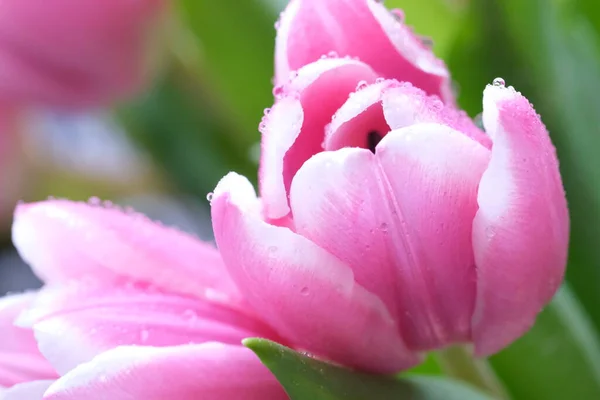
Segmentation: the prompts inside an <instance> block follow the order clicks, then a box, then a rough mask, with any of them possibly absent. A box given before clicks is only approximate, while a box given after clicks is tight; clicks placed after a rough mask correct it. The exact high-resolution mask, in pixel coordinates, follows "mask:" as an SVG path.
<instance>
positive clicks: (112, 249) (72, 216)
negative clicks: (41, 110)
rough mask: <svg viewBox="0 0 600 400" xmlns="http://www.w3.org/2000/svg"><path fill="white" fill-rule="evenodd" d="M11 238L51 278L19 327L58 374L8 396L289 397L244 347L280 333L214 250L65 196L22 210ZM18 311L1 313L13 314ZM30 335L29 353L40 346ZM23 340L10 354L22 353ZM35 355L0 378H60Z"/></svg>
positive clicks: (6, 394) (2, 372) (10, 316)
mask: <svg viewBox="0 0 600 400" xmlns="http://www.w3.org/2000/svg"><path fill="white" fill-rule="evenodd" d="M13 240H14V243H15V245H16V246H17V248H18V250H19V252H20V254H21V256H22V257H23V258H24V259H25V260H26V261H28V262H29V263H30V265H31V266H32V268H33V269H34V271H35V272H36V273H37V274H38V275H39V276H40V277H41V278H43V279H44V280H45V282H46V286H45V287H44V288H43V289H42V290H41V291H40V292H39V293H38V294H37V295H36V297H35V300H34V301H33V303H32V304H31V305H29V307H28V308H27V309H26V311H25V312H24V313H21V314H20V315H19V317H18V319H17V321H16V323H17V324H18V325H19V326H22V327H29V328H31V329H32V330H33V332H34V334H35V338H36V340H37V345H38V347H39V350H40V352H41V354H43V356H44V357H45V358H46V359H47V360H48V361H49V363H50V365H52V367H53V368H54V369H55V370H56V371H57V372H58V374H59V375H60V378H58V379H57V380H51V379H50V380H49V379H46V380H39V381H31V382H26V383H21V384H18V385H15V386H12V387H11V388H10V389H7V390H5V392H3V393H2V394H0V398H1V399H3V400H9V399H19V400H22V399H42V398H43V399H53V400H57V399H73V400H80V399H83V398H100V397H98V396H99V395H98V393H101V394H102V398H107V399H108V398H110V399H114V400H118V399H131V398H139V399H149V400H151V399H156V400H158V399H161V400H162V399H167V398H173V399H175V398H176V399H182V400H183V399H190V400H191V399H198V398H202V399H215V400H216V399H222V400H226V399H249V400H254V399H256V400H258V399H261V400H262V399H267V398H268V399H286V398H287V397H286V395H285V393H284V391H283V389H282V388H281V387H280V385H279V383H278V382H277V380H276V379H275V377H274V376H273V375H272V374H271V373H270V372H269V371H268V369H267V368H266V367H264V366H263V365H262V364H261V362H260V361H259V359H258V358H257V357H256V356H255V355H254V354H253V353H252V352H251V351H250V350H248V349H246V348H245V347H243V346H242V345H241V340H242V339H244V338H247V337H265V338H270V339H274V340H279V337H278V336H277V334H275V333H274V332H273V331H272V330H271V329H270V328H269V327H268V326H267V325H265V324H264V323H263V322H261V321H260V320H259V319H258V318H257V316H256V315H255V314H254V313H253V312H252V311H251V309H250V308H249V307H248V306H247V304H245V302H244V301H243V300H242V299H241V297H240V294H239V292H238V290H237V289H236V287H235V285H234V284H233V282H232V281H231V280H230V278H229V277H228V276H227V273H226V270H225V269H224V267H223V265H222V262H221V259H220V257H219V254H218V252H217V251H216V250H215V249H214V248H213V247H212V246H210V245H208V244H205V243H202V242H200V241H199V240H196V239H194V238H193V237H190V236H188V235H186V234H184V233H181V232H178V231H176V230H173V229H170V228H166V227H162V226H159V225H157V224H155V223H153V222H151V221H150V220H148V219H147V218H145V217H143V216H141V215H136V214H129V215H128V214H125V213H123V212H120V211H118V210H116V209H111V208H102V207H100V206H95V205H89V204H84V203H74V202H68V201H58V200H56V201H46V202H41V203H34V204H28V205H22V206H19V208H18V209H17V212H16V214H15V223H14V226H13ZM6 301H7V300H5V302H6ZM8 301H10V300H8ZM14 316H15V313H14V312H11V310H10V309H9V310H8V312H7V311H6V310H4V309H0V317H1V318H2V319H3V320H4V321H7V320H8V321H10V320H11V319H14ZM14 329H17V328H14ZM23 335H24V336H22V337H19V336H17V335H15V338H16V339H18V340H23V341H26V343H27V344H28V346H29V347H28V348H27V349H25V350H24V351H22V353H24V352H25V351H26V350H31V347H32V346H31V337H30V336H29V333H28V332H27V331H24V332H23ZM18 340H13V342H14V343H17V345H13V344H11V343H10V342H9V343H8V344H7V346H9V347H7V348H6V351H9V352H14V351H19V350H20V347H19V346H18V344H19V341H18ZM15 346H16V347H15ZM2 350H4V348H0V354H2ZM30 354H31V356H30V357H31V359H32V361H31V363H26V362H23V368H24V369H23V372H22V373H20V375H15V374H16V373H17V372H18V371H15V368H16V367H15V365H14V362H12V363H11V360H12V361H14V360H16V359H17V358H15V359H12V358H10V357H9V358H6V359H4V358H3V360H2V361H3V362H5V363H6V362H7V361H8V364H7V365H2V363H0V367H1V368H0V382H5V383H7V384H8V385H6V386H10V384H11V383H13V384H14V383H17V382H19V381H24V380H26V379H25V378H26V377H27V376H29V377H30V379H33V378H36V377H37V378H38V379H43V378H52V375H51V374H50V375H49V376H48V375H45V376H44V374H42V373H39V372H38V370H40V369H41V368H38V367H37V363H38V362H41V365H45V364H44V361H43V360H40V359H39V358H40V357H38V354H37V352H36V351H34V350H31V351H30ZM16 356H18V357H20V358H18V360H25V359H24V358H22V357H21V356H20V355H19V354H16ZM5 360H7V361H5ZM34 362H35V363H34ZM17 367H18V365H17ZM29 370H31V371H32V372H31V373H29V372H28V371H29Z"/></svg>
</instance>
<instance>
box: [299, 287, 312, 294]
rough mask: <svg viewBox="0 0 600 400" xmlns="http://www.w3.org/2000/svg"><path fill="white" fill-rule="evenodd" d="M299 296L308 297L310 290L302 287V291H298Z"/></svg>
mask: <svg viewBox="0 0 600 400" xmlns="http://www.w3.org/2000/svg"><path fill="white" fill-rule="evenodd" d="M300 294H301V295H302V296H308V295H309V294H310V289H309V288H308V287H306V286H304V287H303V288H302V289H300Z"/></svg>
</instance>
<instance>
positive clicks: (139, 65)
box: [0, 0, 164, 107]
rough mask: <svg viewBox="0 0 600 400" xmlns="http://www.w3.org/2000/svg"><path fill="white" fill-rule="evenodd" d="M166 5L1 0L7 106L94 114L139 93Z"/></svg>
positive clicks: (1, 85)
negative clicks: (85, 109) (91, 109)
mask: <svg viewBox="0 0 600 400" xmlns="http://www.w3.org/2000/svg"><path fill="white" fill-rule="evenodd" d="M163 3H164V1H163V0H135V1H123V0H88V1H80V0H28V1H22V0H3V1H2V12H1V13H0V93H2V98H1V99H0V100H2V101H9V102H18V103H28V104H29V103H35V104H43V105H50V106H66V107H80V106H94V105H101V104H103V103H106V102H110V101H114V100H116V99H119V98H121V97H123V96H126V95H128V94H130V93H131V92H133V91H135V90H136V89H137V88H138V87H139V86H140V84H141V83H142V80H143V59H144V54H145V50H146V45H145V41H146V40H147V39H148V36H149V35H148V33H149V32H150V30H151V29H152V28H153V22H156V19H157V17H158V14H159V11H160V9H161V8H162V6H163Z"/></svg>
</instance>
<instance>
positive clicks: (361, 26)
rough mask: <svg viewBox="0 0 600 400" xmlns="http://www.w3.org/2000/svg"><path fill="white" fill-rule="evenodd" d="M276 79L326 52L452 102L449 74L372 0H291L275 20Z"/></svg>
mask: <svg viewBox="0 0 600 400" xmlns="http://www.w3.org/2000/svg"><path fill="white" fill-rule="evenodd" d="M278 26H279V27H278V32H277V38H276V42H275V74H276V82H277V83H281V82H283V81H284V80H285V79H286V78H287V76H288V75H289V73H290V71H293V70H296V69H299V68H301V67H302V66H304V65H306V64H309V63H311V62H313V61H315V60H317V59H319V57H320V56H322V55H326V54H328V53H330V52H334V53H336V54H339V55H340V56H352V57H358V58H359V59H360V60H361V61H363V62H365V63H366V64H368V65H370V66H371V67H372V68H373V69H374V70H375V71H377V73H378V74H380V75H381V76H383V77H385V78H393V79H397V80H399V81H407V82H411V83H413V84H414V85H415V86H417V87H420V88H421V89H423V90H425V91H426V92H427V93H429V94H432V95H437V96H440V97H441V98H442V99H443V100H444V101H445V102H448V103H453V101H454V100H453V97H454V96H453V94H452V90H451V87H450V78H449V72H448V70H447V68H446V66H445V65H444V63H443V62H442V61H441V60H439V59H438V58H436V57H435V55H434V54H433V52H432V51H431V49H430V48H428V47H427V46H425V45H424V44H423V43H422V42H421V41H420V40H419V38H418V37H417V36H416V35H415V34H414V33H412V31H411V29H410V28H409V27H407V26H406V25H405V24H404V23H403V22H402V21H400V18H399V16H398V13H397V12H396V13H395V14H394V13H392V12H390V11H388V10H387V9H386V8H385V6H383V5H382V4H380V2H378V1H376V0H328V1H322V0H292V1H290V3H289V5H288V6H287V8H286V10H285V11H284V12H283V14H282V16H281V19H280V21H279V23H278Z"/></svg>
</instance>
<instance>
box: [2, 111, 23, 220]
mask: <svg viewBox="0 0 600 400" xmlns="http://www.w3.org/2000/svg"><path fill="white" fill-rule="evenodd" d="M0 108H1V110H0V231H2V232H5V229H6V230H8V227H9V226H10V219H11V217H12V212H13V210H14V208H15V205H16V203H17V201H18V199H19V198H21V196H22V195H23V193H22V192H23V187H24V185H25V184H26V182H25V177H24V173H25V168H24V161H25V160H23V157H22V155H21V144H22V137H21V135H20V127H19V126H18V125H19V124H18V112H17V111H15V109H14V108H13V107H7V106H5V105H3V106H1V107H0Z"/></svg>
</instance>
